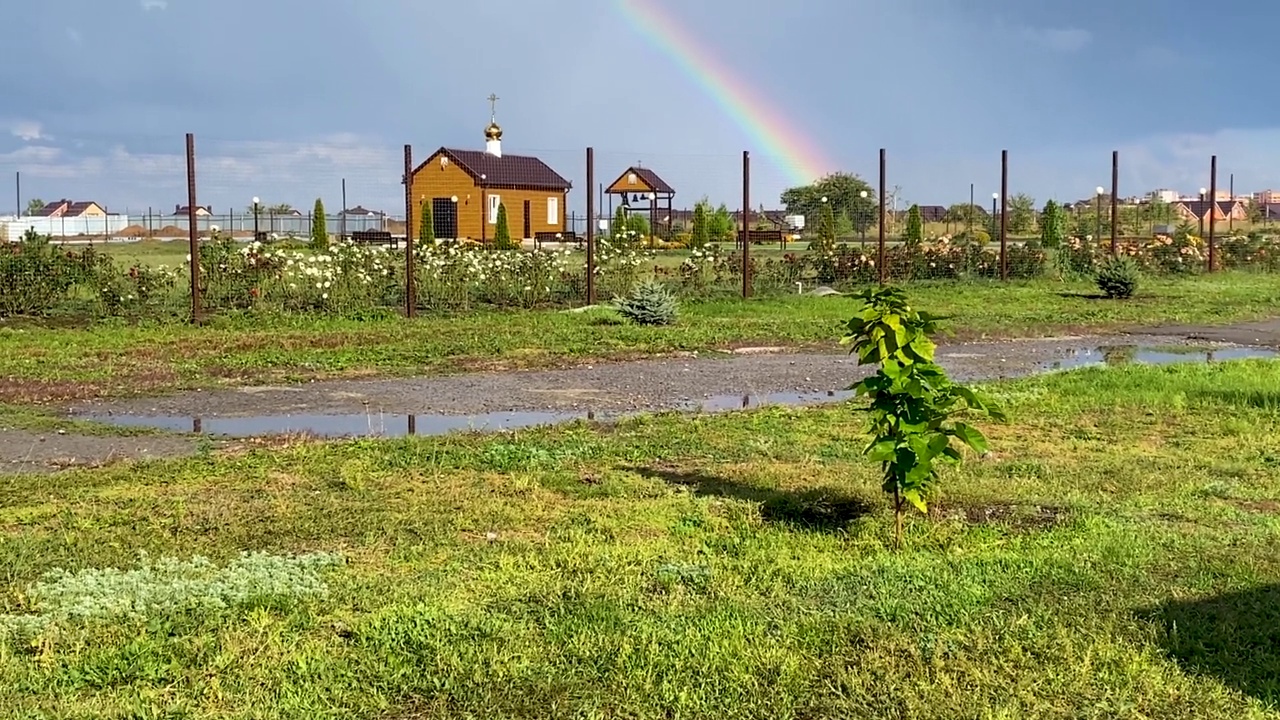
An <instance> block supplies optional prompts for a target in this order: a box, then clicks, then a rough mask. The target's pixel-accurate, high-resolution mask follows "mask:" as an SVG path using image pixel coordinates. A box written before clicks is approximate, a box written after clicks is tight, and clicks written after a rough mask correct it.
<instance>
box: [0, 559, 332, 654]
mask: <svg viewBox="0 0 1280 720" xmlns="http://www.w3.org/2000/svg"><path fill="white" fill-rule="evenodd" d="M141 557H142V561H141V563H140V564H139V566H138V567H136V568H134V569H132V570H121V569H118V568H87V569H84V570H79V571H76V572H71V571H68V570H63V569H55V570H51V571H49V572H48V573H45V575H44V577H43V578H41V580H40V581H39V582H37V583H35V584H34V585H32V586H31V588H30V589H29V591H28V597H29V598H30V601H31V608H32V610H34V612H33V613H29V614H24V615H0V637H5V636H17V637H24V636H25V637H29V636H31V635H34V634H37V633H39V632H41V631H42V630H43V629H45V628H47V627H48V626H50V625H53V624H57V623H69V622H85V621H91V620H105V621H126V620H148V619H151V618H155V617H166V616H173V615H178V614H184V613H194V614H216V613H219V612H224V611H226V610H229V609H233V608H236V607H241V606H244V605H248V604H250V603H253V602H262V601H267V600H282V599H288V600H304V599H311V598H322V597H324V596H325V595H326V594H327V592H328V587H327V585H326V583H325V582H324V578H323V573H324V571H325V570H327V569H329V568H331V567H333V566H336V565H339V564H341V563H342V562H343V559H342V556H340V555H336V554H332V553H309V554H305V555H272V554H269V553H263V552H252V553H242V554H241V555H240V556H239V557H238V558H236V559H235V560H232V561H231V562H229V563H227V564H226V565H224V566H221V567H220V566H218V565H217V564H215V563H214V562H213V561H211V560H209V559H208V558H205V557H200V556H196V557H193V558H191V559H189V560H179V559H177V558H169V557H164V558H159V559H157V560H154V561H153V560H150V559H149V558H147V556H146V554H145V553H143V554H142V556H141Z"/></svg>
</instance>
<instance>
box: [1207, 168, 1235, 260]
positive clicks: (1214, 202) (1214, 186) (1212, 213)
mask: <svg viewBox="0 0 1280 720" xmlns="http://www.w3.org/2000/svg"><path fill="white" fill-rule="evenodd" d="M1232 200H1235V198H1232ZM1217 210H1218V156H1217V155H1214V156H1212V157H1210V158H1209V272H1213V271H1214V270H1215V269H1216V268H1215V267H1214V265H1215V264H1214V259H1215V258H1214V256H1215V255H1216V253H1215V252H1214V244H1215V243H1214V231H1213V226H1214V225H1215V224H1217V219H1218V213H1217Z"/></svg>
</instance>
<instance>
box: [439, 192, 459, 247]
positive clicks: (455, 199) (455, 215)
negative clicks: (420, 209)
mask: <svg viewBox="0 0 1280 720" xmlns="http://www.w3.org/2000/svg"><path fill="white" fill-rule="evenodd" d="M449 202H451V203H453V226H452V227H450V228H449V229H450V230H451V231H452V234H453V239H454V240H458V239H459V238H458V196H457V195H450V196H449ZM433 219H434V218H433Z"/></svg>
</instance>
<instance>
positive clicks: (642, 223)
mask: <svg viewBox="0 0 1280 720" xmlns="http://www.w3.org/2000/svg"><path fill="white" fill-rule="evenodd" d="M624 224H625V226H626V229H627V230H630V231H631V232H633V233H635V234H636V236H638V237H642V238H644V237H648V236H649V220H648V218H646V217H645V215H644V213H634V212H633V213H631V214H630V215H627V221H626V223H624Z"/></svg>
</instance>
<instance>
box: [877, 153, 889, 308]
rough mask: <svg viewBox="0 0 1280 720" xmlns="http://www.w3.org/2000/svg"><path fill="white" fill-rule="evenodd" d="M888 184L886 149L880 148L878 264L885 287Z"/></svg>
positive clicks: (881, 282)
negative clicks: (885, 208)
mask: <svg viewBox="0 0 1280 720" xmlns="http://www.w3.org/2000/svg"><path fill="white" fill-rule="evenodd" d="M886 182H887V180H886V178H885V152H884V148H880V253H879V257H878V258H877V259H876V263H877V264H878V266H879V268H880V271H879V278H880V284H881V285H884V281H885V266H884V261H885V248H884V242H885V238H884V230H885V227H884V220H885V218H884V203H885V189H884V188H885V183H886Z"/></svg>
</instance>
